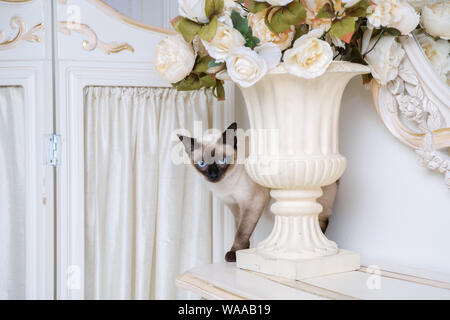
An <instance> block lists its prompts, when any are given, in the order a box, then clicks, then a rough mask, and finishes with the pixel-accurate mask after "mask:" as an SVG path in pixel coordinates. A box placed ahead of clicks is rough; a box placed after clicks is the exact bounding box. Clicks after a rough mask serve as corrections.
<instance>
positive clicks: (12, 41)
mask: <svg viewBox="0 0 450 320" xmlns="http://www.w3.org/2000/svg"><path fill="white" fill-rule="evenodd" d="M9 25H10V26H11V29H12V30H17V32H16V33H15V34H14V35H13V36H11V37H10V38H9V39H6V40H3V37H4V32H3V31H1V30H0V41H2V40H3V41H2V42H0V50H8V49H12V48H14V47H16V46H17V45H19V44H20V43H21V42H23V41H27V42H38V43H39V42H41V38H40V37H39V36H38V35H37V33H39V32H40V31H42V30H43V29H44V23H43V22H41V23H39V24H37V25H35V26H34V27H32V28H31V29H30V30H28V28H27V25H26V23H25V21H23V19H22V18H21V17H18V16H14V17H12V18H11V20H10V21H9Z"/></svg>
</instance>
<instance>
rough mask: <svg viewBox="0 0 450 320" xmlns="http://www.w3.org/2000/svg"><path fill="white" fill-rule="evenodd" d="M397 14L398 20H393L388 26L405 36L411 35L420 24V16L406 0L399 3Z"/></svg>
mask: <svg viewBox="0 0 450 320" xmlns="http://www.w3.org/2000/svg"><path fill="white" fill-rule="evenodd" d="M395 12H396V14H395V15H394V17H395V18H396V19H395V18H393V19H391V21H390V23H389V24H388V26H389V27H391V28H395V29H397V30H398V31H400V32H401V33H402V34H403V35H406V34H409V33H411V32H412V31H413V30H414V29H415V28H416V27H417V25H418V24H419V22H420V15H418V14H417V12H416V10H414V8H413V7H412V6H411V5H410V4H409V3H408V2H407V1H406V0H402V1H398V4H397V9H396V10H395Z"/></svg>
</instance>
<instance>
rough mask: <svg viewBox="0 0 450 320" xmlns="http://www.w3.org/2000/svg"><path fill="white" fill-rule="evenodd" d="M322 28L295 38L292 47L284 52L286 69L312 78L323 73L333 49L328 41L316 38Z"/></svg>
mask: <svg viewBox="0 0 450 320" xmlns="http://www.w3.org/2000/svg"><path fill="white" fill-rule="evenodd" d="M322 33H323V32H322V30H321V29H318V30H313V31H310V32H309V33H308V34H305V35H303V36H301V37H300V38H298V39H297V41H295V43H294V47H293V48H292V49H289V50H287V51H286V52H285V53H284V58H283V61H284V66H285V67H286V70H287V71H288V72H289V73H291V74H293V75H295V76H297V77H301V78H306V79H312V78H316V77H319V76H321V75H322V74H324V73H325V72H326V71H327V69H328V66H329V65H330V63H331V61H333V50H332V49H331V47H330V45H329V44H328V42H326V41H323V40H320V39H317V37H319V36H321V35H322Z"/></svg>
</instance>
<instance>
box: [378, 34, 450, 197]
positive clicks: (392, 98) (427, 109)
mask: <svg viewBox="0 0 450 320" xmlns="http://www.w3.org/2000/svg"><path fill="white" fill-rule="evenodd" d="M401 42H402V46H403V48H404V49H405V52H406V55H405V58H404V59H403V61H402V63H401V65H400V67H399V74H398V76H397V78H396V79H394V80H393V81H391V82H389V83H388V84H387V85H386V86H380V85H379V84H378V83H377V82H376V81H375V80H373V81H372V83H371V89H372V96H373V100H374V105H375V108H376V110H377V112H378V114H379V116H380V118H381V119H382V121H383V123H384V125H385V126H386V128H387V129H388V130H389V131H390V132H391V133H392V134H393V135H394V136H395V137H396V138H397V139H399V140H400V141H401V142H403V143H405V144H406V145H408V146H409V147H411V148H413V149H415V151H416V153H417V154H418V155H419V157H420V161H419V162H420V164H421V165H423V166H425V167H427V168H429V169H431V170H434V171H439V172H441V173H442V174H443V175H444V177H445V182H446V184H447V186H448V187H449V188H450V159H449V158H448V157H446V156H445V155H444V154H445V151H446V150H449V148H450V88H449V87H448V86H447V85H446V84H445V83H444V82H443V81H442V80H441V79H440V78H439V76H438V75H437V74H436V73H435V72H434V70H433V69H432V66H431V65H430V63H429V62H428V60H427V58H426V57H425V55H424V53H423V52H422V50H421V48H420V47H419V45H418V44H417V42H416V40H415V39H414V38H413V37H409V38H405V39H403V40H402V41H401Z"/></svg>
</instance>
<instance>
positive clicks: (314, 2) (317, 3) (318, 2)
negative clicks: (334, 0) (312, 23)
mask: <svg viewBox="0 0 450 320" xmlns="http://www.w3.org/2000/svg"><path fill="white" fill-rule="evenodd" d="M302 3H303V4H304V5H305V7H306V9H307V10H309V11H311V12H313V14H314V16H316V14H317V13H318V12H319V10H320V9H321V8H322V7H323V6H324V5H325V4H327V3H328V0H303V1H302Z"/></svg>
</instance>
